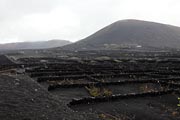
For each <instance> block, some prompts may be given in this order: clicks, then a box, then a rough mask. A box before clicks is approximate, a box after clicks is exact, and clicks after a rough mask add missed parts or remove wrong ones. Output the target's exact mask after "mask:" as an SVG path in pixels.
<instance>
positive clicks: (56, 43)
mask: <svg viewBox="0 0 180 120" xmlns="http://www.w3.org/2000/svg"><path fill="white" fill-rule="evenodd" d="M70 43H71V42H69V41H66V40H50V41H38V42H17V43H7V44H0V50H17V49H45V48H53V47H60V46H63V45H67V44H70Z"/></svg>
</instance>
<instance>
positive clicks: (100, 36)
mask: <svg viewBox="0 0 180 120" xmlns="http://www.w3.org/2000/svg"><path fill="white" fill-rule="evenodd" d="M127 47H128V48H129V47H155V48H180V27H176V26H172V25H166V24H161V23H155V22H148V21H141V20H120V21H117V22H115V23H113V24H111V25H109V26H107V27H105V28H103V29H101V30H99V31H98V32H96V33H94V34H93V35H90V36H89V37H87V38H85V39H82V40H80V41H78V42H76V43H73V44H70V45H66V46H63V47H62V48H60V49H65V50H91V49H118V48H127Z"/></svg>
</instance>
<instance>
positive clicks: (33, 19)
mask: <svg viewBox="0 0 180 120" xmlns="http://www.w3.org/2000/svg"><path fill="white" fill-rule="evenodd" d="M122 19H140V20H148V21H155V22H161V23H166V24H172V25H176V26H180V0H0V43H7V42H17V41H39V40H50V39H65V40H70V41H77V40H79V39H82V38H84V37H87V36H89V35H91V34H92V33H94V32H96V31H97V30H99V29H101V28H102V27H105V26H107V25H109V24H111V23H112V22H115V21H118V20H122Z"/></svg>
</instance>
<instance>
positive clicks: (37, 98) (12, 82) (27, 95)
mask: <svg viewBox="0 0 180 120" xmlns="http://www.w3.org/2000/svg"><path fill="white" fill-rule="evenodd" d="M87 118H88V119H94V118H89V117H87V115H86V116H84V115H80V114H78V113H76V112H73V111H72V110H70V109H69V108H67V106H65V104H63V102H61V101H59V100H57V99H55V98H54V97H53V96H52V95H51V94H50V93H48V92H47V91H46V90H45V89H44V88H42V87H41V86H40V85H39V84H38V83H36V82H35V81H33V80H32V79H30V78H28V77H25V76H17V77H13V76H11V77H10V76H6V75H1V76H0V120H81V119H82V120H84V119H87Z"/></svg>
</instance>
